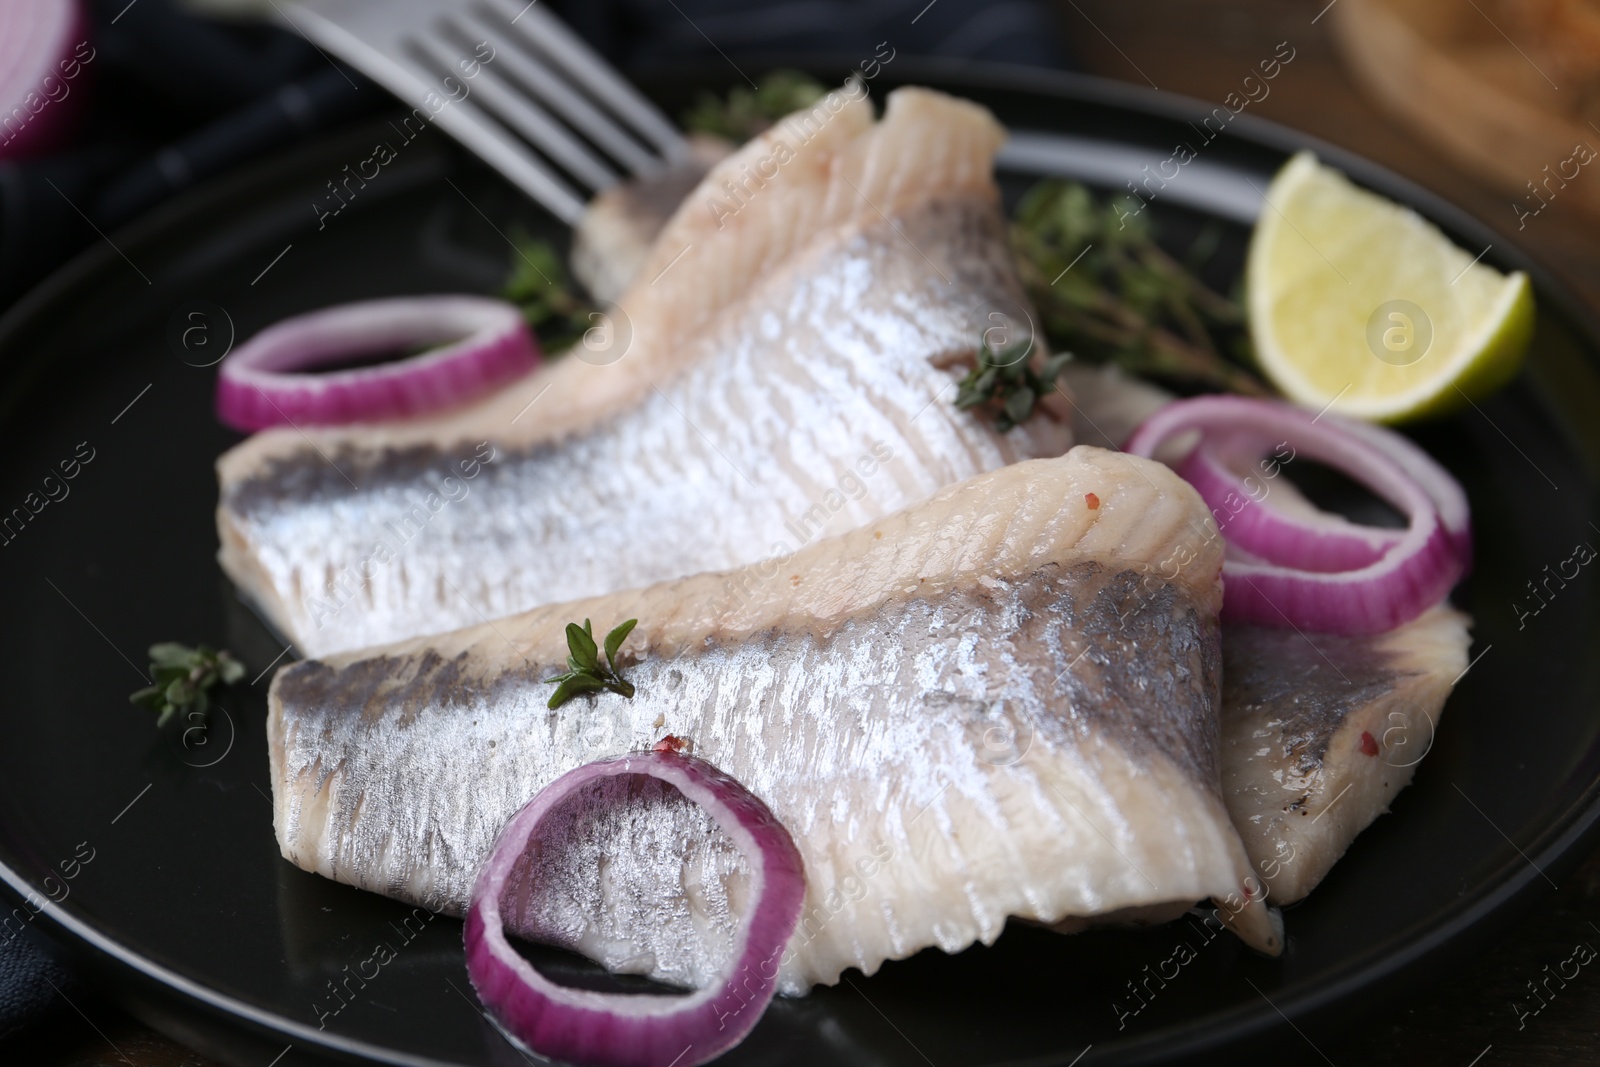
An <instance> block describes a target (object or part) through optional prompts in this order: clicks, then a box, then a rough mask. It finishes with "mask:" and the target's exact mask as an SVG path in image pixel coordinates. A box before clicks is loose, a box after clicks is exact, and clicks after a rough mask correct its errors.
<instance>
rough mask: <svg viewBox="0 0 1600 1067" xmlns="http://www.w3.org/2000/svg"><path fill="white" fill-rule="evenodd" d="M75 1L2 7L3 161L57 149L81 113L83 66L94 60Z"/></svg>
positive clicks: (43, 0)
mask: <svg viewBox="0 0 1600 1067" xmlns="http://www.w3.org/2000/svg"><path fill="white" fill-rule="evenodd" d="M86 37H87V23H86V21H85V20H84V17H83V12H82V10H81V9H80V7H79V5H78V4H77V3H76V2H75V0H25V2H23V3H0V159H21V158H23V157H24V156H36V155H40V154H43V153H45V152H48V151H51V150H53V149H55V148H56V147H58V146H59V145H60V144H61V142H62V141H63V139H64V137H65V133H66V131H67V130H68V129H69V128H70V126H71V122H70V120H71V119H72V118H73V116H75V115H76V114H77V112H78V96H79V94H78V93H77V92H75V90H78V89H79V87H80V85H79V83H78V82H77V79H78V78H79V77H80V75H81V74H82V72H83V66H84V64H85V63H87V62H92V61H93V59H94V51H93V49H92V48H90V49H89V50H88V52H87V53H84V52H80V51H77V50H75V46H76V45H78V44H79V43H83V44H85V45H87V40H86Z"/></svg>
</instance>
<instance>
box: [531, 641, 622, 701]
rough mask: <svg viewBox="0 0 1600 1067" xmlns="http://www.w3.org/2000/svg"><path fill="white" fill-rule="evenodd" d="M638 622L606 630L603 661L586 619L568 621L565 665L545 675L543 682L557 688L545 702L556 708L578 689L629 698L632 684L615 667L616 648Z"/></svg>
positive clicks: (574, 694) (579, 691)
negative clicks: (607, 692) (606, 692)
mask: <svg viewBox="0 0 1600 1067" xmlns="http://www.w3.org/2000/svg"><path fill="white" fill-rule="evenodd" d="M638 624H639V620H638V619H629V620H628V621H627V622H625V623H623V624H622V625H621V626H618V627H617V628H616V629H615V630H612V631H611V632H610V633H608V634H606V641H605V652H606V659H605V662H604V663H602V662H600V649H599V647H598V646H597V645H596V644H595V643H594V630H593V629H592V628H591V627H590V625H589V620H588V619H584V620H583V625H582V626H579V625H578V624H577V623H575V622H569V623H567V652H568V653H569V654H568V656H567V669H566V671H564V672H563V673H561V674H558V675H556V676H555V677H554V678H546V679H545V681H546V682H553V683H556V691H555V692H554V693H552V694H551V695H550V703H549V705H548V706H549V707H551V708H559V707H560V706H561V705H562V704H565V703H566V702H567V701H569V700H571V699H572V698H573V697H575V696H577V695H578V694H579V693H598V692H599V691H600V690H602V689H609V690H610V691H611V692H613V693H618V694H620V695H622V696H625V697H630V698H631V697H632V696H633V685H632V683H630V682H628V681H627V680H626V679H624V678H623V677H622V674H621V672H620V671H619V670H618V668H617V650H618V649H619V648H621V647H622V642H624V641H626V640H627V639H628V635H629V634H630V633H632V632H633V628H634V627H635V626H637V625H638Z"/></svg>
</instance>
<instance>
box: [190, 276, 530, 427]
mask: <svg viewBox="0 0 1600 1067" xmlns="http://www.w3.org/2000/svg"><path fill="white" fill-rule="evenodd" d="M423 345H437V346H439V347H435V348H430V349H429V350H428V351H426V352H422V353H420V354H418V355H415V356H411V357H409V358H407V359H400V360H395V361H393V362H388V363H381V364H377V365H375V366H371V367H361V368H357V369H354V370H340V371H329V372H327V373H325V374H307V373H301V372H304V371H307V370H309V369H311V368H314V367H319V366H323V365H326V364H328V363H335V362H339V361H341V360H345V359H349V358H352V357H359V356H364V355H376V354H379V353H382V352H385V351H392V350H395V349H400V348H406V347H414V346H423ZM538 365H539V349H538V345H537V343H536V342H535V341H534V339H533V334H532V333H531V332H529V330H528V324H527V322H526V321H525V320H524V319H523V317H522V313H521V312H520V311H518V310H517V309H516V308H515V307H513V306H512V305H510V304H507V303H505V302H504V301H500V300H491V299H489V298H488V297H482V296H408V297H396V298H393V299H388V300H368V301H363V302H360V303H355V304H341V305H339V306H337V307H331V308H325V309H323V310H321V311H313V312H310V313H309V314H305V315H296V316H295V317H293V318H289V319H284V320H283V321H282V322H279V323H277V324H275V325H273V326H269V327H267V328H266V329H265V330H262V331H261V332H260V333H258V334H256V335H255V336H254V337H252V338H251V339H250V340H249V341H247V342H246V343H245V344H243V345H240V346H239V348H238V349H236V350H235V351H233V352H231V353H229V355H228V357H227V358H226V359H224V360H223V361H222V369H221V374H220V376H219V377H218V379H217V417H218V418H220V419H221V420H222V421H223V422H225V423H227V424H228V425H229V426H232V427H234V428H235V429H238V430H246V431H253V430H261V429H265V428H267V427H268V426H281V425H285V424H288V425H295V426H339V425H344V424H347V423H352V422H375V421H379V420H382V419H393V418H402V417H404V416H407V415H420V414H423V413H426V412H430V411H438V410H440V409H442V408H448V407H453V406H454V405H456V404H460V403H462V402H464V401H467V400H471V399H473V398H474V397H477V396H481V395H482V394H484V393H486V392H488V391H490V390H492V389H494V388H495V387H496V386H499V385H501V384H503V383H505V382H507V381H510V380H511V379H513V378H519V377H521V376H522V375H525V374H527V373H528V372H529V371H531V370H533V368H534V367H536V366H538Z"/></svg>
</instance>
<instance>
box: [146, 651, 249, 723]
mask: <svg viewBox="0 0 1600 1067" xmlns="http://www.w3.org/2000/svg"><path fill="white" fill-rule="evenodd" d="M244 674H245V666H244V664H243V663H241V662H240V661H239V660H237V659H235V658H234V656H233V655H232V654H231V653H229V652H226V651H224V652H215V651H212V650H211V649H209V648H207V647H206V646H205V645H199V646H197V647H195V648H190V647H189V646H188V645H181V644H178V643H177V642H175V641H162V642H160V643H158V644H154V645H151V646H150V677H151V678H152V679H153V680H154V683H155V684H153V685H149V686H146V687H145V688H143V689H138V690H135V691H134V692H133V693H130V694H129V695H128V700H129V702H130V703H132V704H134V705H135V706H136V707H141V708H144V709H146V710H147V711H153V712H155V713H156V726H158V727H160V726H165V725H166V724H167V723H168V722H169V721H171V719H172V717H173V716H174V715H176V714H177V713H178V712H180V711H183V712H187V713H193V714H198V715H202V716H203V715H206V714H207V713H209V712H210V710H211V689H212V688H213V687H214V686H216V685H218V684H219V683H220V684H222V685H233V684H234V683H235V682H237V681H239V680H240V679H241V678H243V677H244Z"/></svg>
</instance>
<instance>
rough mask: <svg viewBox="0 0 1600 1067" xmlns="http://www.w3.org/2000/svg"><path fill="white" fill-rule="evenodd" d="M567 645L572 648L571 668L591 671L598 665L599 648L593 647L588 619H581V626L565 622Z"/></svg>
mask: <svg viewBox="0 0 1600 1067" xmlns="http://www.w3.org/2000/svg"><path fill="white" fill-rule="evenodd" d="M567 647H568V648H569V649H571V650H572V659H573V670H585V671H592V670H594V669H596V668H597V667H599V666H600V659H599V653H600V650H599V649H598V648H596V647H595V644H594V637H593V636H592V635H591V633H590V630H589V620H588V619H584V620H583V625H582V626H579V625H578V624H577V623H575V622H569V623H567Z"/></svg>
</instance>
